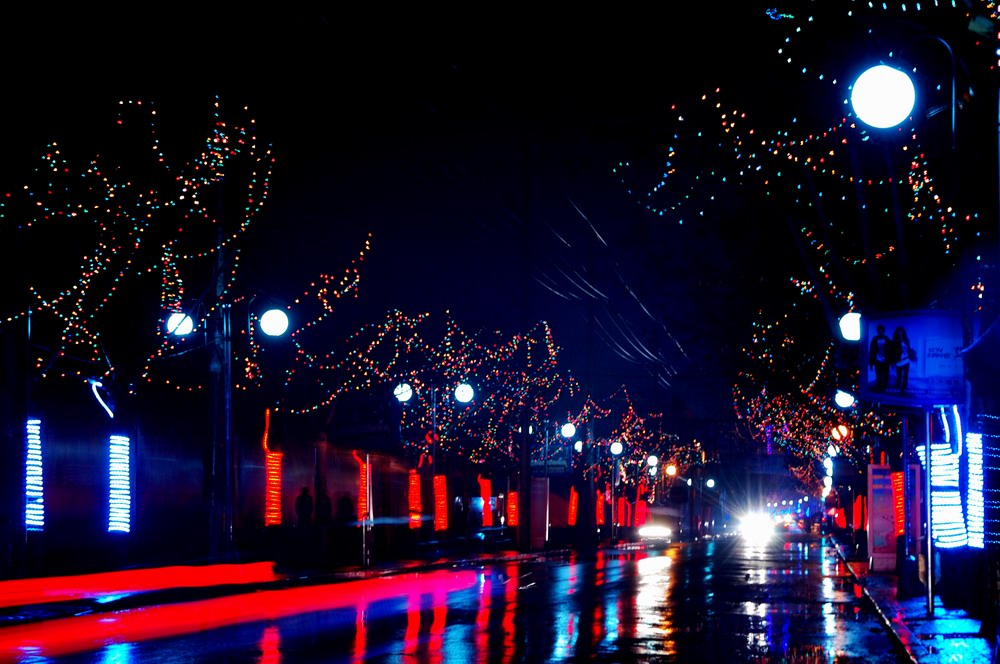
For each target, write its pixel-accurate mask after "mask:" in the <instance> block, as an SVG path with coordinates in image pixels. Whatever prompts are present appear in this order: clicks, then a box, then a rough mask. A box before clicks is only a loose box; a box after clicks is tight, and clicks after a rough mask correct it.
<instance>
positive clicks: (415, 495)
mask: <svg viewBox="0 0 1000 664" xmlns="http://www.w3.org/2000/svg"><path fill="white" fill-rule="evenodd" d="M408 502H409V507H410V528H412V529H416V528H419V527H420V519H421V516H422V513H423V511H424V505H423V502H422V501H421V500H420V475H418V474H417V469H416V468H411V469H410V495H409V499H408Z"/></svg>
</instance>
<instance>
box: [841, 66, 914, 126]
mask: <svg viewBox="0 0 1000 664" xmlns="http://www.w3.org/2000/svg"><path fill="white" fill-rule="evenodd" d="M915 101H916V91H915V89H914V87H913V81H912V80H910V77H909V76H907V75H906V73H905V72H903V71H901V70H899V69H895V68H893V67H890V66H888V65H876V66H875V67H871V68H870V69H868V70H866V71H865V72H864V73H862V74H861V76H859V77H858V80H857V81H855V83H854V85H853V86H852V88H851V107H852V108H853V109H854V113H855V114H856V115H857V116H858V119H859V120H861V121H862V122H864V123H865V124H867V125H869V126H871V127H875V128H877V129H888V128H890V127H895V126H896V125H898V124H900V123H901V122H903V121H904V120H905V119H906V118H908V117H910V113H912V111H913V105H914V103H915Z"/></svg>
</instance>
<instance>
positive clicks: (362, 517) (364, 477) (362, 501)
mask: <svg viewBox="0 0 1000 664" xmlns="http://www.w3.org/2000/svg"><path fill="white" fill-rule="evenodd" d="M351 454H352V455H353V456H354V460H355V461H357V462H358V520H359V521H360V522H361V523H362V525H364V524H366V523H368V519H369V514H368V464H367V463H365V462H364V461H362V460H361V457H359V456H358V453H357V452H351Z"/></svg>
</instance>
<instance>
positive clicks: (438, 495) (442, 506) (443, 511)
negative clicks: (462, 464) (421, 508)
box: [434, 475, 448, 530]
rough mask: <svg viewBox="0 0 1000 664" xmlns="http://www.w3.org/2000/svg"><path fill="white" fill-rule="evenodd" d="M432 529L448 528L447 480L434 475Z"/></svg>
mask: <svg viewBox="0 0 1000 664" xmlns="http://www.w3.org/2000/svg"><path fill="white" fill-rule="evenodd" d="M434 530H448V480H447V478H446V477H445V476H444V475H435V476H434Z"/></svg>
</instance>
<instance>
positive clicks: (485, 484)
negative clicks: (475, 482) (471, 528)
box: [479, 475, 493, 528]
mask: <svg viewBox="0 0 1000 664" xmlns="http://www.w3.org/2000/svg"><path fill="white" fill-rule="evenodd" d="M479 495H480V496H481V497H482V499H483V528H492V527H493V510H492V509H491V508H490V498H492V496H493V482H491V481H490V480H488V479H487V480H484V479H483V477H482V475H480V476H479Z"/></svg>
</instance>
